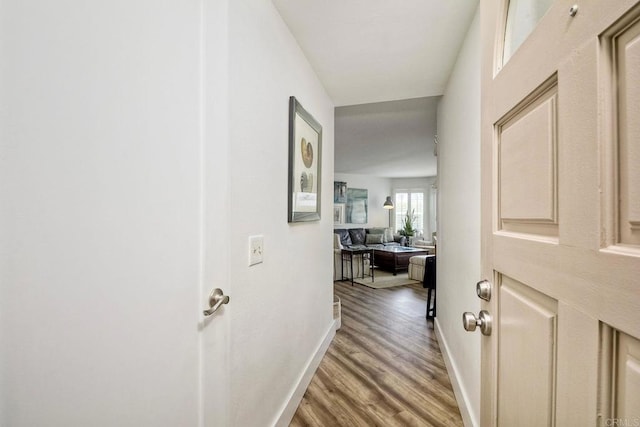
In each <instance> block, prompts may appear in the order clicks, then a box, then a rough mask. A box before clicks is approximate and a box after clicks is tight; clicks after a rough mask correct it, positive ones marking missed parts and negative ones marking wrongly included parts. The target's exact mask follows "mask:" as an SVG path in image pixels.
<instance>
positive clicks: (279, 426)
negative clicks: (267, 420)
mask: <svg viewBox="0 0 640 427" xmlns="http://www.w3.org/2000/svg"><path fill="white" fill-rule="evenodd" d="M335 336H336V321H335V320H334V321H333V322H331V326H330V327H329V330H327V334H326V335H325V337H324V339H323V340H322V342H321V343H320V345H319V346H318V348H317V349H316V351H315V353H314V354H313V356H312V357H311V359H310V360H309V363H307V367H306V368H305V369H304V371H303V372H302V374H301V375H300V379H299V381H298V384H297V385H296V387H295V388H294V389H293V391H292V392H291V395H290V396H289V399H287V402H286V403H285V404H284V407H283V408H282V411H281V412H280V415H279V416H278V417H276V422H275V423H274V424H273V425H274V426H276V427H287V426H288V425H289V424H290V423H291V420H292V419H293V416H294V415H295V413H296V411H297V410H298V406H299V405H300V402H302V397H303V396H304V393H305V392H306V391H307V387H309V384H310V383H311V380H312V379H313V375H314V374H315V373H316V369H318V366H320V362H321V361H322V358H323V357H324V354H325V353H326V352H327V349H328V348H329V345H330V344H331V341H333V337H335Z"/></svg>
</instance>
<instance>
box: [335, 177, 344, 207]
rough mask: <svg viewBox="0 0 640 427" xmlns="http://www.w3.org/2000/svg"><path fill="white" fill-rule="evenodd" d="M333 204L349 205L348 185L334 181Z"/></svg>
mask: <svg viewBox="0 0 640 427" xmlns="http://www.w3.org/2000/svg"><path fill="white" fill-rule="evenodd" d="M333 203H347V183H346V182H344V181H333Z"/></svg>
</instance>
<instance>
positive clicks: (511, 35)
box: [502, 0, 553, 64]
mask: <svg viewBox="0 0 640 427" xmlns="http://www.w3.org/2000/svg"><path fill="white" fill-rule="evenodd" d="M552 1H553V0H511V1H510V2H509V10H508V12H507V25H506V27H505V33H504V52H503V56H502V63H503V64H506V63H507V61H509V59H510V58H511V55H513V53H514V52H515V51H516V50H518V48H519V47H520V45H521V44H522V43H523V42H524V41H525V40H526V39H527V37H529V34H531V32H532V31H533V29H534V28H535V27H536V25H537V24H538V21H540V18H542V17H543V16H544V14H545V13H546V12H547V10H548V9H549V6H551V3H552Z"/></svg>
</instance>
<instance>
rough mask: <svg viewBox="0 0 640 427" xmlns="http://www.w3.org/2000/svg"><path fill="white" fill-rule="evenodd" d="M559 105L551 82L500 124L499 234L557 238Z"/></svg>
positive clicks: (554, 86)
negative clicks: (510, 232)
mask: <svg viewBox="0 0 640 427" xmlns="http://www.w3.org/2000/svg"><path fill="white" fill-rule="evenodd" d="M556 104H557V85H556V82H555V80H551V81H548V82H545V83H544V84H543V85H542V86H541V87H540V88H538V89H537V90H536V91H534V92H533V93H532V94H531V95H530V96H529V97H527V99H525V100H524V101H523V102H522V103H521V104H520V105H518V106H517V107H515V108H514V109H513V110H512V111H511V112H510V113H508V114H507V115H506V116H505V117H504V118H503V119H501V120H499V121H498V123H497V124H496V130H497V132H496V133H497V140H498V150H497V151H498V176H497V179H498V189H499V196H498V200H499V217H500V223H499V229H502V230H506V231H515V232H521V233H527V234H542V235H551V236H557V234H558V222H557V185H556V181H557V180H556V169H557V165H556V159H557V155H556V152H557V124H556V122H557V119H556V115H557V107H556Z"/></svg>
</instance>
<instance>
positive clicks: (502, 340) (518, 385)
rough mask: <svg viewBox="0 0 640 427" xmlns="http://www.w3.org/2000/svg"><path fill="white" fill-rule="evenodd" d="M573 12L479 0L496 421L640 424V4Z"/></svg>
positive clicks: (489, 386) (605, 3)
mask: <svg viewBox="0 0 640 427" xmlns="http://www.w3.org/2000/svg"><path fill="white" fill-rule="evenodd" d="M574 3H575V2H574V1H573V0H572V1H565V0H556V1H554V2H551V1H547V0H540V1H536V0H530V1H527V0H511V2H509V0H483V1H482V2H481V7H482V37H483V46H484V47H483V65H482V67H483V69H482V226H483V232H482V236H483V240H482V263H483V275H484V278H485V279H487V280H489V281H490V282H491V284H492V288H491V296H490V298H487V299H488V301H483V303H482V308H483V310H486V311H487V312H488V313H489V315H490V316H491V319H492V328H491V329H492V330H491V333H490V335H483V338H482V415H481V419H482V425H483V426H496V425H497V426H505V427H507V426H516V425H517V426H567V425H585V426H586V425H592V426H595V425H599V426H600V425H635V424H634V423H639V422H640V400H638V391H639V390H640V173H639V172H638V170H640V4H639V3H638V2H637V0H616V1H611V0H585V1H582V2H578V3H577V9H575V8H573V9H572V7H573V6H574ZM505 46H506V49H507V50H508V52H506V53H505V52H504V49H505ZM624 422H626V423H627V424H621V423H624ZM614 423H615V424H614Z"/></svg>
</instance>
